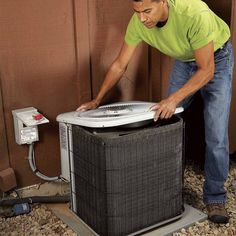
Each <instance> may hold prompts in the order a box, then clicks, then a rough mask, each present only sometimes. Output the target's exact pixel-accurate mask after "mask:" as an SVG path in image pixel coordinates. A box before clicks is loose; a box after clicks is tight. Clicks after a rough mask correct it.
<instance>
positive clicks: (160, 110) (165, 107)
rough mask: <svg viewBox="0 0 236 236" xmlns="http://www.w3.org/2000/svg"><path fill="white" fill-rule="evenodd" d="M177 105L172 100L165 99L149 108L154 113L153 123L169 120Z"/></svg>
mask: <svg viewBox="0 0 236 236" xmlns="http://www.w3.org/2000/svg"><path fill="white" fill-rule="evenodd" d="M176 106H177V103H176V102H175V101H174V100H173V99H172V98H170V97H169V98H166V99H163V100H161V101H160V102H159V103H157V104H155V105H153V106H152V107H151V111H155V115H154V121H157V120H158V119H159V118H160V119H168V118H170V117H171V116H172V115H173V114H174V113H175V110H176Z"/></svg>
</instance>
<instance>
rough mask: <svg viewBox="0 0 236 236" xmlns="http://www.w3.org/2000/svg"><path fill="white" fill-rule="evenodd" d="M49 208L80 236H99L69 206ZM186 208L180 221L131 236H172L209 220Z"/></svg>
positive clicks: (198, 212)
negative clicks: (196, 223)
mask: <svg viewBox="0 0 236 236" xmlns="http://www.w3.org/2000/svg"><path fill="white" fill-rule="evenodd" d="M47 206H48V207H49V208H50V209H51V210H52V211H53V212H54V214H55V215H56V216H57V217H58V218H60V219H61V220H62V221H63V222H64V223H65V224H67V225H68V226H69V227H70V228H71V229H72V230H73V231H74V232H75V233H77V234H78V235H79V236H95V235H96V236H97V235H98V234H96V233H95V232H94V231H93V230H92V229H91V228H90V227H89V226H88V225H87V224H85V223H84V222H83V221H82V220H81V219H80V218H79V217H78V216H77V215H75V214H74V213H73V212H72V211H71V210H70V209H69V205H68V204H47ZM184 206H185V211H184V213H183V216H182V217H181V218H180V219H179V220H177V221H175V222H173V223H169V224H166V225H164V226H160V227H158V226H159V224H157V225H153V226H151V227H148V228H145V229H144V230H141V231H138V232H136V233H133V234H131V235H137V234H138V235H143V236H170V235H172V234H173V233H174V232H177V231H179V230H180V229H182V228H188V227H190V226H191V225H193V224H194V223H195V222H200V221H203V220H206V219H207V215H206V214H204V213H202V212H201V211H199V210H197V209H195V208H193V207H191V206H189V205H187V204H185V205H184ZM157 227H158V228H157ZM144 231H145V232H144ZM147 231H148V232H147Z"/></svg>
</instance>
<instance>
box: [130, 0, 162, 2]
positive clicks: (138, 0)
mask: <svg viewBox="0 0 236 236" xmlns="http://www.w3.org/2000/svg"><path fill="white" fill-rule="evenodd" d="M133 1H134V2H142V1H143V0H133ZM151 1H152V2H160V1H161V0H151Z"/></svg>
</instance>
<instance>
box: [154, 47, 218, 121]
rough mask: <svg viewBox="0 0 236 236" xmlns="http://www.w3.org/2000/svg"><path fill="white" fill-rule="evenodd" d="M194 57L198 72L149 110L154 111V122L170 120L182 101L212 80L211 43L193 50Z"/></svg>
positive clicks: (212, 54)
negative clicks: (159, 119)
mask: <svg viewBox="0 0 236 236" xmlns="http://www.w3.org/2000/svg"><path fill="white" fill-rule="evenodd" d="M194 56H195V60H196V63H197V65H198V70H197V71H196V73H195V74H194V75H193V76H192V77H191V78H190V79H189V81H188V82H187V83H186V84H185V85H184V86H183V87H182V88H180V89H179V90H178V91H176V92H175V93H173V94H171V95H170V96H169V97H167V98H166V99H164V100H162V101H160V102H159V103H158V104H156V105H154V106H153V107H152V108H151V110H156V113H155V116H154V120H155V121H156V120H158V118H159V117H160V118H161V119H163V118H170V117H171V116H172V115H173V114H174V112H175V109H176V106H177V105H178V104H179V103H180V102H181V101H182V100H184V99H185V98H187V97H188V96H190V95H192V94H193V93H195V92H196V91H197V90H199V89H200V88H202V87H203V86H204V85H205V84H207V83H208V82H209V81H210V80H211V79H212V78H213V76H214V71H215V62H214V46H213V42H210V43H209V44H207V45H206V46H204V47H202V48H200V49H197V50H195V51H194Z"/></svg>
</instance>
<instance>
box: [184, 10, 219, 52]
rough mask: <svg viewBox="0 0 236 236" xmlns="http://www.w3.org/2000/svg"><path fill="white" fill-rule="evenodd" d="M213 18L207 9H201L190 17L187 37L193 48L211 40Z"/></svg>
mask: <svg viewBox="0 0 236 236" xmlns="http://www.w3.org/2000/svg"><path fill="white" fill-rule="evenodd" d="M213 20H214V19H213V18H212V16H211V13H210V12H209V11H203V12H201V13H200V14H198V15H197V16H196V17H194V18H193V19H192V24H191V26H190V28H189V31H188V39H189V42H190V45H191V47H192V48H193V50H196V49H199V48H201V47H203V46H205V45H207V44H208V43H209V42H211V41H212V40H213V38H214V35H213V34H214V27H213V22H212V21H213Z"/></svg>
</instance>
